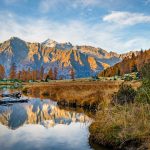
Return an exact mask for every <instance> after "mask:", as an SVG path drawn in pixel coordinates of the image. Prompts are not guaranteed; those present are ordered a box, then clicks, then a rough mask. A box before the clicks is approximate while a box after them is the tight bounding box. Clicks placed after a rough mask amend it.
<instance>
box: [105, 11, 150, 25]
mask: <svg viewBox="0 0 150 150" xmlns="http://www.w3.org/2000/svg"><path fill="white" fill-rule="evenodd" d="M103 21H106V22H109V23H115V24H118V25H123V26H130V25H135V24H140V23H150V16H148V15H144V14H142V13H130V12H120V11H113V12H111V13H110V14H108V15H106V16H104V17H103Z"/></svg>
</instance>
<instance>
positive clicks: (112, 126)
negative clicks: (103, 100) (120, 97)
mask: <svg viewBox="0 0 150 150" xmlns="http://www.w3.org/2000/svg"><path fill="white" fill-rule="evenodd" d="M90 133H91V139H92V140H94V141H95V142H97V143H99V144H103V145H112V146H116V147H120V148H121V149H122V147H124V146H129V143H131V142H132V143H133V142H134V143H136V146H139V147H140V146H141V144H140V143H141V142H143V143H144V144H145V145H146V146H147V147H148V146H149V148H150V145H149V144H148V143H149V142H148V140H150V105H148V104H128V105H123V106H121V105H115V106H110V107H109V108H107V109H106V108H105V109H103V110H100V111H98V112H97V115H96V118H95V122H94V123H93V124H92V125H91V126H90ZM135 141H136V142H135ZM144 144H143V145H144ZM134 146H135V145H134Z"/></svg>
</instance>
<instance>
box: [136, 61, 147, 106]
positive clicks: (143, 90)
mask: <svg viewBox="0 0 150 150" xmlns="http://www.w3.org/2000/svg"><path fill="white" fill-rule="evenodd" d="M141 72H142V76H143V82H142V86H141V87H140V88H139V89H138V92H137V96H136V100H137V101H138V102H142V103H149V104H150V63H149V64H145V65H144V66H143V68H142V69H141Z"/></svg>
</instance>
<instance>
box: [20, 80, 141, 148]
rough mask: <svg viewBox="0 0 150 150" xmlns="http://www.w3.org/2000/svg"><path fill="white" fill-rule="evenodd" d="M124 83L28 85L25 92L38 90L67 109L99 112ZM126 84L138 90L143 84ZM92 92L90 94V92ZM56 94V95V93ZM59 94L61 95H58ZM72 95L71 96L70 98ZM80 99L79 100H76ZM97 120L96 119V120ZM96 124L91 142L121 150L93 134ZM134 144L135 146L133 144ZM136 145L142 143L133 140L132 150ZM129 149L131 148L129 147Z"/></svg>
mask: <svg viewBox="0 0 150 150" xmlns="http://www.w3.org/2000/svg"><path fill="white" fill-rule="evenodd" d="M122 83H123V82H118V81H92V82H87V81H86V82H82V83H81V82H75V81H72V82H63V83H62V82H57V83H56V82H52V83H48V84H46V83H45V84H44V85H41V84H40V83H37V84H26V85H25V86H24V89H23V91H24V92H25V93H29V94H31V95H32V94H33V93H34V94H35V93H36V90H37V91H38V95H37V96H39V95H41V96H42V97H44V96H47V97H49V98H51V99H53V100H55V101H56V102H57V104H58V106H61V107H67V108H83V109H85V110H90V111H95V112H97V109H98V106H99V105H100V104H101V103H102V102H105V103H106V105H107V104H108V103H110V100H111V98H112V95H113V94H114V93H115V92H117V91H118V89H119V86H120V85H121V84H122ZM124 83H125V84H131V85H132V87H133V88H134V89H137V88H138V87H139V86H140V85H141V83H140V82H139V81H132V82H124ZM89 91H90V92H89ZM55 92H56V93H55ZM82 92H84V93H85V92H86V94H87V95H82ZM57 93H59V94H57ZM70 95H71V96H70ZM67 98H68V99H67ZM76 98H78V99H76ZM83 99H84V100H83ZM95 119H96V118H95ZM93 124H95V121H94V122H93V123H92V124H91V125H90V127H89V131H90V137H89V140H90V141H91V142H93V143H97V144H99V145H104V146H106V147H107V146H108V147H113V148H118V149H119V148H120V146H118V145H116V144H112V143H109V142H106V143H104V142H103V140H98V139H96V138H95V137H96V136H97V135H96V133H98V132H92V131H91V127H92V126H93ZM132 143H133V144H132ZM134 143H135V144H137V145H139V143H140V142H137V140H136V139H135V140H133V141H132V142H131V143H130V144H131V148H134ZM126 147H127V146H126V145H125V144H124V145H122V147H121V149H123V148H124V149H126ZM128 148H129V147H128Z"/></svg>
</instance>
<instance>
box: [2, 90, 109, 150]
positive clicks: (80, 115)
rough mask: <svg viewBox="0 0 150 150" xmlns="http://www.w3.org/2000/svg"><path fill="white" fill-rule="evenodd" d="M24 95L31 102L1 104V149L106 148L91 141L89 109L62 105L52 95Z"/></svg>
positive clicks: (58, 149) (59, 149)
mask: <svg viewBox="0 0 150 150" xmlns="http://www.w3.org/2000/svg"><path fill="white" fill-rule="evenodd" d="M10 92H14V90H8V89H6V88H1V90H0V93H10ZM23 98H29V102H28V103H16V104H9V105H0V149H1V150H43V149H47V150H92V149H93V150H106V149H105V148H103V147H100V146H98V145H93V144H92V145H90V144H89V140H88V138H89V131H88V127H89V125H90V124H91V122H92V119H91V118H90V117H89V116H88V115H87V114H86V113H84V112H80V111H79V112H78V111H74V110H66V109H62V108H59V107H58V106H57V103H56V102H54V101H52V100H50V99H40V98H33V97H25V96H23Z"/></svg>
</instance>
